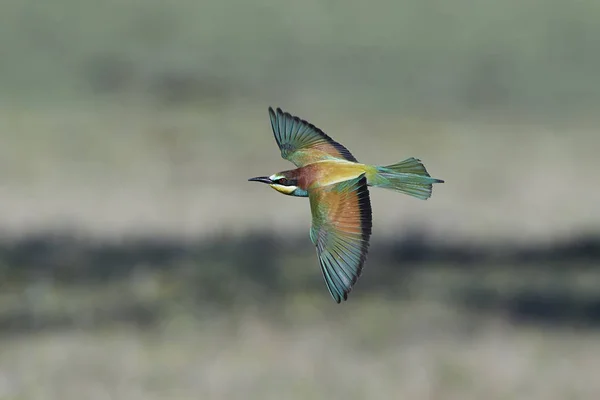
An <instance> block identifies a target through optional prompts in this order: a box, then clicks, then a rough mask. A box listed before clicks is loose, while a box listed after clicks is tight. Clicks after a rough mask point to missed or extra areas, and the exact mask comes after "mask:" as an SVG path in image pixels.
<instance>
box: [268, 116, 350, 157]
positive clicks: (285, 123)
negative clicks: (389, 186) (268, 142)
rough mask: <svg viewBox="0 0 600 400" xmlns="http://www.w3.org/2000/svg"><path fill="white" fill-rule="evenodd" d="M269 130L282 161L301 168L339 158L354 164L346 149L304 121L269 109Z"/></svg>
mask: <svg viewBox="0 0 600 400" xmlns="http://www.w3.org/2000/svg"><path fill="white" fill-rule="evenodd" d="M269 117H270V119H271V127H272V128H273V133H274V134H275V140H276V141H277V145H278V146H279V149H280V150H281V157H283V158H284V159H286V160H289V161H291V162H293V163H294V164H296V166H297V167H302V166H304V165H307V164H312V163H314V162H316V161H320V160H326V159H331V158H341V159H344V160H348V161H354V162H357V160H356V158H354V156H353V155H352V154H351V153H350V151H348V149H347V148H345V147H344V146H342V145H341V144H339V143H338V142H336V141H334V140H333V139H332V138H330V137H329V136H327V135H326V134H325V132H323V131H322V130H320V129H319V128H317V127H316V126H314V125H313V124H311V123H310V122H307V121H305V120H303V119H300V118H298V117H295V116H293V115H290V114H289V113H287V112H283V111H282V110H281V108H278V109H277V111H273V109H272V108H271V107H269Z"/></svg>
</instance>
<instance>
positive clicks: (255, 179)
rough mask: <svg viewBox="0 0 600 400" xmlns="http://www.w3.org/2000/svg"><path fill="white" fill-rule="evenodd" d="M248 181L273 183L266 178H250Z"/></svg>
mask: <svg viewBox="0 0 600 400" xmlns="http://www.w3.org/2000/svg"><path fill="white" fill-rule="evenodd" d="M248 180H249V181H251V182H262V183H273V181H272V180H271V179H269V177H268V176H257V177H256V178H250V179H248Z"/></svg>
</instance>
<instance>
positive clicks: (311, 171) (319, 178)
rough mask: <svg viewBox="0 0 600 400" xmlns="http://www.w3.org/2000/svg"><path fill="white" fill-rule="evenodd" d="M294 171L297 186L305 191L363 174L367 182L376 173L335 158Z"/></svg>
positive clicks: (370, 167) (372, 169) (356, 164)
mask: <svg viewBox="0 0 600 400" xmlns="http://www.w3.org/2000/svg"><path fill="white" fill-rule="evenodd" d="M296 171H297V174H298V185H299V186H300V187H301V188H303V189H305V190H310V189H311V188H316V187H322V186H328V185H332V184H334V183H339V182H343V181H347V180H350V179H354V178H356V177H358V176H359V175H361V174H364V173H366V175H367V180H368V179H369V176H370V175H372V174H373V173H375V172H376V171H375V168H374V167H372V166H370V165H365V164H361V163H357V162H352V161H346V160H342V159H335V158H332V159H329V160H323V161H318V162H315V163H312V164H308V165H305V166H304V167H301V168H298V169H297V170H296Z"/></svg>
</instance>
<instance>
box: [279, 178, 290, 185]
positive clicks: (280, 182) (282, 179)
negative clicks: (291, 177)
mask: <svg viewBox="0 0 600 400" xmlns="http://www.w3.org/2000/svg"><path fill="white" fill-rule="evenodd" d="M277 183H279V184H280V185H284V186H286V185H287V184H288V180H287V179H285V178H281V179H279V180H278V181H277Z"/></svg>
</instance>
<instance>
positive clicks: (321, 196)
mask: <svg viewBox="0 0 600 400" xmlns="http://www.w3.org/2000/svg"><path fill="white" fill-rule="evenodd" d="M308 197H309V200H310V208H311V212H312V227H311V230H310V239H311V240H312V242H313V244H314V245H315V246H316V247H317V255H318V256H319V262H320V264H321V271H322V272H323V277H324V278H325V283H326V284H327V288H328V289H329V293H331V296H332V297H333V299H334V300H335V301H336V302H337V303H340V302H341V301H342V300H346V299H347V298H348V293H349V292H350V291H351V290H352V287H353V286H354V284H355V283H356V281H357V279H358V277H359V276H360V274H361V272H362V268H363V264H364V262H365V259H366V258H367V251H368V248H369V238H370V237H371V227H372V220H371V202H370V199H369V190H368V189H367V179H366V178H365V175H364V174H361V175H360V176H359V177H357V178H354V179H351V180H348V181H344V182H340V183H336V184H333V185H329V186H324V187H319V188H316V189H311V190H310V191H309V193H308Z"/></svg>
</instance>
